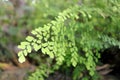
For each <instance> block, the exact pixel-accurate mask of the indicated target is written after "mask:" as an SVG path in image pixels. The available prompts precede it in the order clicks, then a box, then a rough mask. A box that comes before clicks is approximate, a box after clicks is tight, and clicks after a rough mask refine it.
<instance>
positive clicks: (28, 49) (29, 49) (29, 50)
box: [27, 45, 32, 53]
mask: <svg viewBox="0 0 120 80" xmlns="http://www.w3.org/2000/svg"><path fill="white" fill-rule="evenodd" d="M27 51H28V52H29V53H30V52H31V51H32V48H31V46H30V45H28V46H27Z"/></svg>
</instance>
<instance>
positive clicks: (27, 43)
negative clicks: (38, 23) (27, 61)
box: [21, 41, 30, 46]
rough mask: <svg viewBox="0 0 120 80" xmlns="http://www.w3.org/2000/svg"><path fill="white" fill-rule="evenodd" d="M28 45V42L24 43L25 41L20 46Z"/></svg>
mask: <svg viewBox="0 0 120 80" xmlns="http://www.w3.org/2000/svg"><path fill="white" fill-rule="evenodd" d="M29 44H30V43H29V42H26V41H24V42H21V45H22V46H26V45H29Z"/></svg>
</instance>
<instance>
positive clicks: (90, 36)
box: [18, 0, 120, 80]
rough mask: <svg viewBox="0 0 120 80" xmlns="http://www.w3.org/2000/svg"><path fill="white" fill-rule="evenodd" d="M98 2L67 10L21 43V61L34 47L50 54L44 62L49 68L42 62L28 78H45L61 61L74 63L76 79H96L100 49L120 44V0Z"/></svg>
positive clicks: (119, 45) (61, 63)
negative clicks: (46, 62)
mask: <svg viewBox="0 0 120 80" xmlns="http://www.w3.org/2000/svg"><path fill="white" fill-rule="evenodd" d="M98 2H99V3H98ZM98 2H97V1H96V2H95V3H94V5H92V4H91V5H87V3H84V2H83V3H84V4H82V5H79V6H78V5H77V6H74V7H72V8H68V9H66V10H64V11H63V12H62V13H59V15H58V17H56V18H55V20H54V21H51V22H50V23H48V24H46V25H44V26H43V27H38V28H36V29H35V30H32V32H31V34H32V35H31V36H27V37H26V41H23V42H21V43H20V45H19V46H18V47H19V48H20V49H21V51H20V52H19V53H18V56H19V61H20V62H21V63H22V62H24V61H25V57H26V56H27V55H28V53H32V51H38V50H41V51H42V53H43V54H44V55H49V57H50V59H49V58H48V59H49V61H48V63H50V64H49V65H47V64H46V65H45V66H46V67H47V68H46V67H43V64H41V65H40V66H41V67H42V69H41V68H40V69H38V70H36V72H35V73H33V75H32V76H30V77H29V80H34V79H36V80H37V79H38V80H44V78H45V77H47V76H48V75H49V74H50V73H53V72H54V71H55V70H58V69H60V68H61V67H60V66H62V65H65V66H66V67H70V66H73V67H74V71H73V80H78V79H82V80H97V79H96V70H95V67H96V64H97V63H98V59H99V58H100V53H99V51H100V50H104V49H106V48H108V47H111V46H118V47H120V41H119V36H120V33H119V31H120V25H119V21H120V17H119V16H120V11H119V9H120V5H119V3H120V2H119V1H117V0H115V1H112V0H101V1H98ZM100 3H101V4H100ZM103 3H104V4H103ZM48 69H49V70H48Z"/></svg>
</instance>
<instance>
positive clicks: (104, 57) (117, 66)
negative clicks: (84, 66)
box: [100, 46, 120, 80]
mask: <svg viewBox="0 0 120 80" xmlns="http://www.w3.org/2000/svg"><path fill="white" fill-rule="evenodd" d="M100 61H101V62H102V63H103V64H109V65H110V69H111V70H112V71H111V72H109V73H108V74H107V75H113V76H115V77H117V78H118V79H119V80H120V49H119V47H117V46H115V47H111V48H108V49H105V50H104V51H103V52H101V58H100Z"/></svg>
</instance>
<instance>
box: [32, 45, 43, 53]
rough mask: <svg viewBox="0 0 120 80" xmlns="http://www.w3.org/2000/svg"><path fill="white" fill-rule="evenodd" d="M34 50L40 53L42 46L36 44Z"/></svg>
mask: <svg viewBox="0 0 120 80" xmlns="http://www.w3.org/2000/svg"><path fill="white" fill-rule="evenodd" d="M33 48H34V50H35V51H38V50H39V49H40V48H41V45H38V44H34V45H33Z"/></svg>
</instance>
